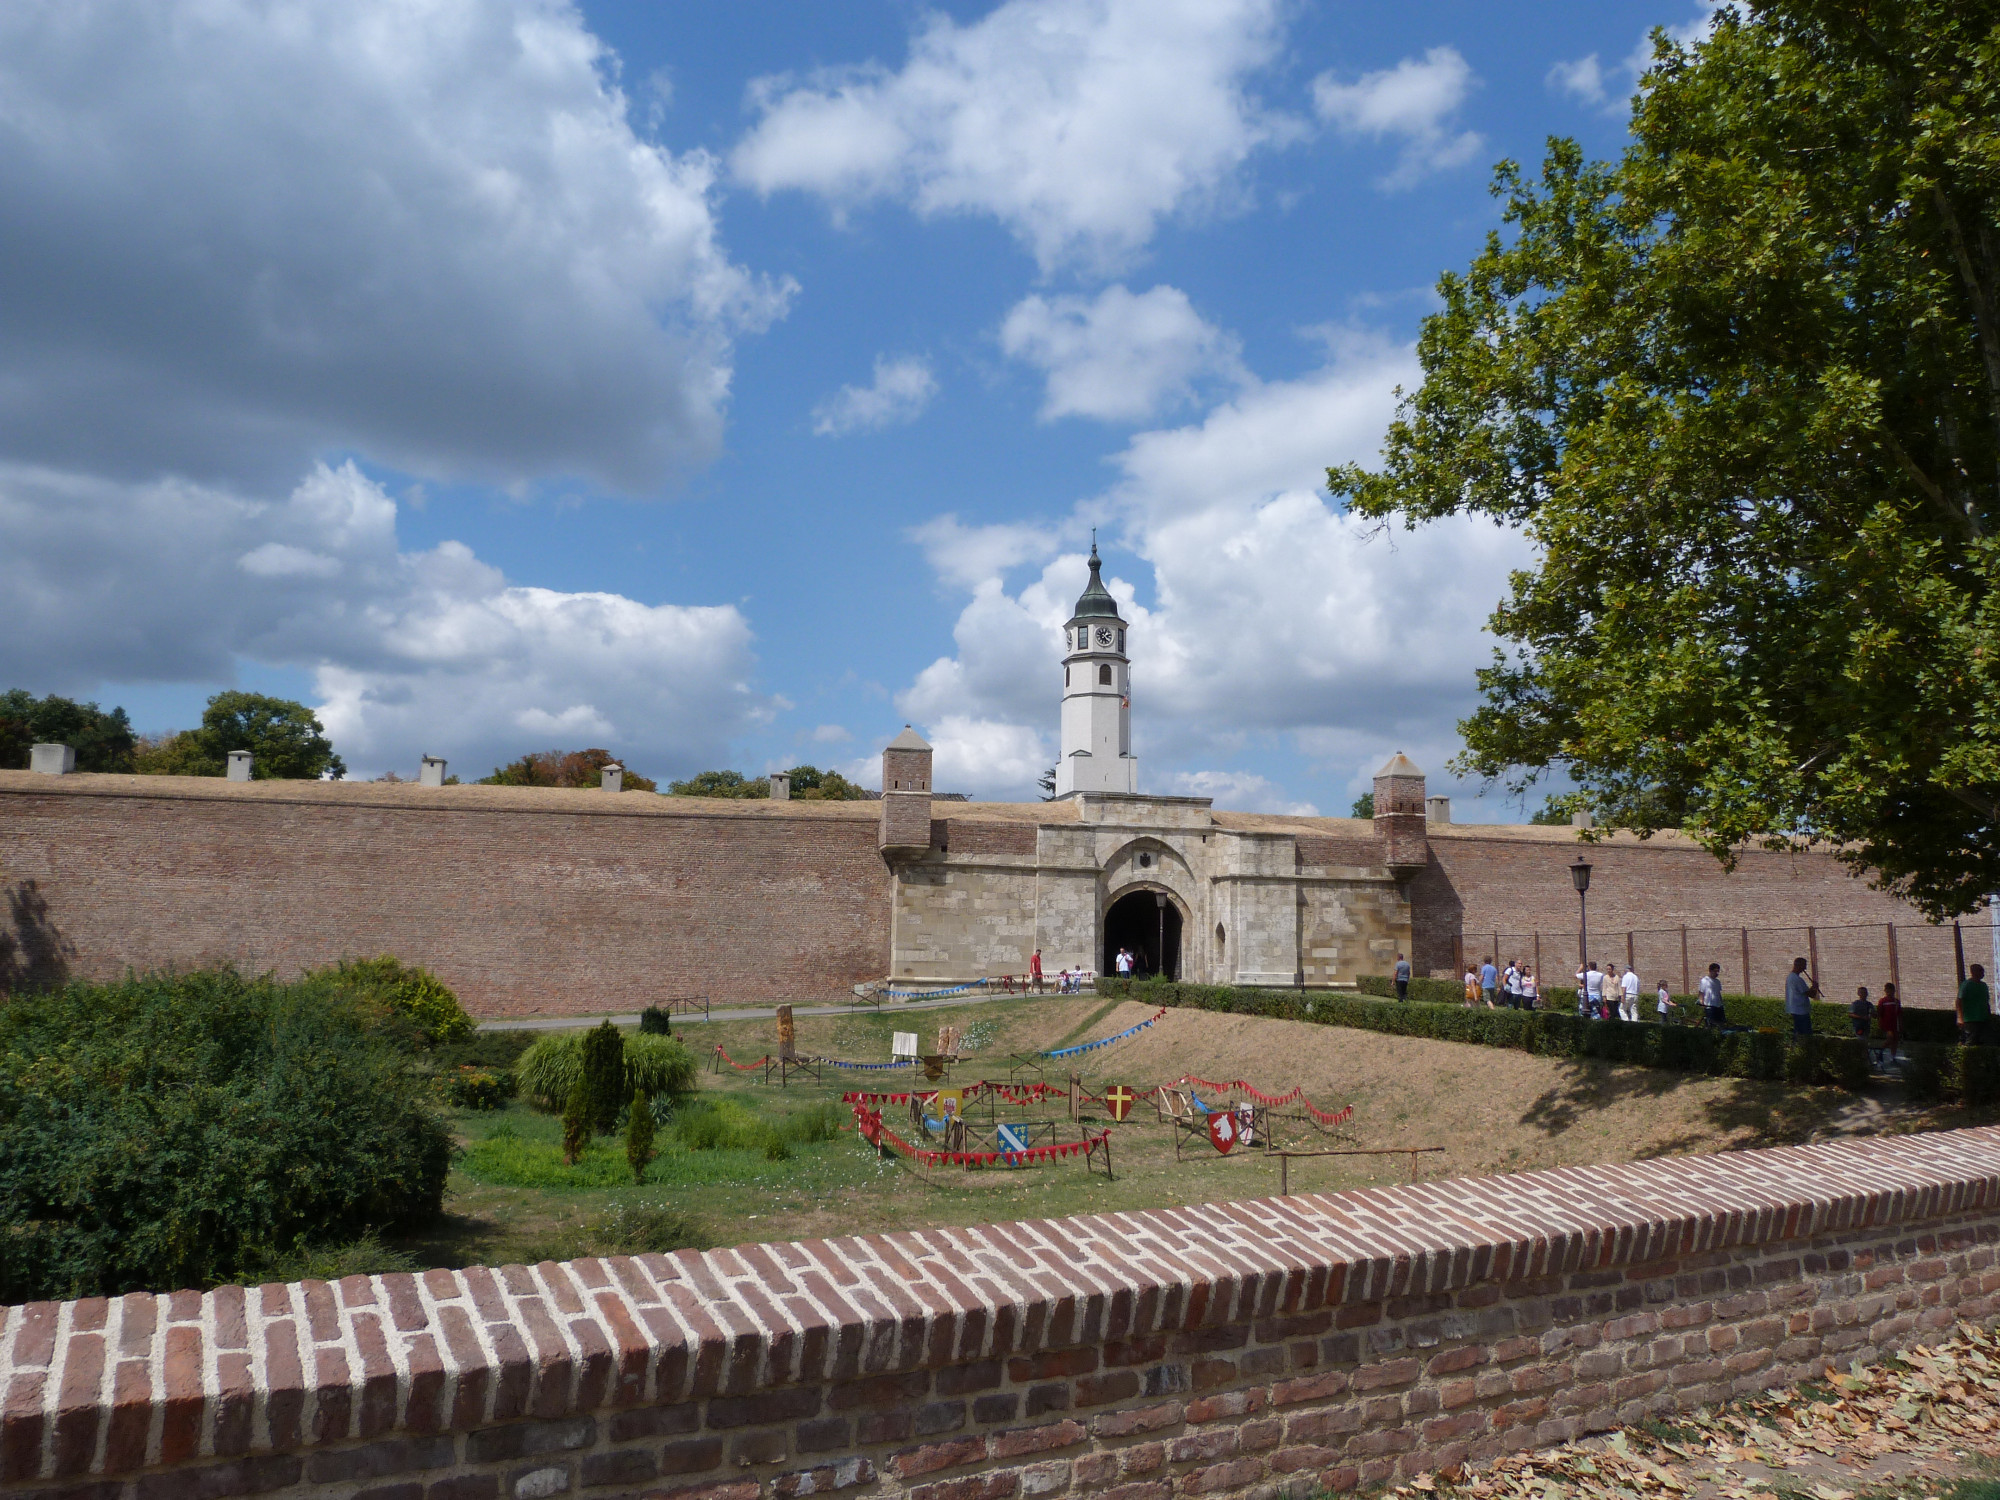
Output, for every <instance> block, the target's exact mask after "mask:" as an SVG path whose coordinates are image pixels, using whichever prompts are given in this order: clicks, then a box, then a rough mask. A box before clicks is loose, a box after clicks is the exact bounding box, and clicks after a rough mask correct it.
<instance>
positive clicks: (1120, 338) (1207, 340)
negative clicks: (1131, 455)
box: [1000, 286, 1247, 422]
mask: <svg viewBox="0 0 2000 1500" xmlns="http://www.w3.org/2000/svg"><path fill="white" fill-rule="evenodd" d="M1000 347H1001V348H1002V349H1004V350H1005V351H1006V352H1007V353H1008V354H1009V355H1011V356H1013V357H1014V358H1015V359H1018V360H1022V361H1024V362H1025V363H1027V364H1030V365H1033V366H1034V367H1035V368H1037V369H1039V370H1041V371H1042V372H1043V373H1044V374H1045V375H1046V376H1047V377H1048V394H1047V396H1046V398H1045V399H1044V400H1043V402H1042V420H1043V421H1045V422H1046V421H1052V420H1054V419H1055V418H1057V417H1070V416H1075V417H1097V418H1099V419H1101V420H1104V421H1112V422H1117V421H1138V420H1141V419H1144V418H1146V417H1151V416H1154V415H1156V414H1157V413H1159V412H1160V411H1162V410H1165V409H1167V408H1170V407H1174V406H1179V405H1183V404H1185V403H1188V402H1191V401H1193V400H1194V399H1195V383H1196V381H1197V380H1198V379H1199V378H1200V377H1202V376H1206V375H1219V376H1223V377H1226V378H1228V379H1231V380H1236V381H1241V380H1243V379H1245V378H1247V374H1246V372H1245V371H1244V369H1243V364H1242V360H1241V357H1240V347H1239V345H1238V343H1237V341H1236V340H1235V339H1234V338H1233V337H1231V336H1230V335H1229V334H1227V333H1224V332H1223V331H1222V330H1221V329H1219V328H1217V327H1216V326H1215V325H1214V324H1212V323H1209V322H1207V321H1205V320H1204V319H1203V318H1202V316H1201V314H1199V313H1197V312H1196V311H1195V310H1194V305H1193V304H1192V303H1190V302H1189V301H1188V298H1187V293H1185V292H1183V291H1181V290H1180V289H1179V288H1178V287H1171V286H1156V287H1154V288H1153V289H1152V290H1151V291H1147V292H1141V293H1138V294H1137V295H1134V294H1133V293H1132V292H1130V291H1128V290H1127V289H1126V288H1124V287H1122V286H1110V287H1106V288H1105V289H1104V290H1103V291H1102V292H1099V293H1098V294H1097V296H1096V297H1095V298H1089V297H1075V296H1068V297H1040V296H1033V297H1027V298H1025V299H1023V300H1022V301H1020V302H1018V303H1016V304H1015V306H1014V308H1013V310H1012V311H1011V312H1009V313H1008V314H1007V320H1006V321H1005V322H1004V323H1002V324H1001V325H1000Z"/></svg>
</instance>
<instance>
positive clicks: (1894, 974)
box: [1882, 922, 1903, 1000]
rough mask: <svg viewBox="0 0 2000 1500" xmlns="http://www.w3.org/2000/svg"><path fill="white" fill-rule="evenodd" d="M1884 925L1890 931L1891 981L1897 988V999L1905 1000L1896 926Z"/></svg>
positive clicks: (1887, 923)
mask: <svg viewBox="0 0 2000 1500" xmlns="http://www.w3.org/2000/svg"><path fill="white" fill-rule="evenodd" d="M1882 925H1883V926H1884V927H1886V928H1888V929H1889V981H1890V983H1892V984H1894V985H1895V986H1896V998H1897V999H1898V1000H1900V999H1902V998H1903V973H1902V970H1901V969H1900V968H1899V967H1898V966H1897V963H1896V924H1895V923H1894V922H1884V923H1883V924H1882Z"/></svg>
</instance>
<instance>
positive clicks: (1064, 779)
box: [1056, 539, 1139, 797]
mask: <svg viewBox="0 0 2000 1500" xmlns="http://www.w3.org/2000/svg"><path fill="white" fill-rule="evenodd" d="M1102 567H1103V564H1102V563H1101V562H1099V561H1098V557H1097V543H1096V541H1095V540H1094V539H1093V540H1092V542H1091V544H1090V584H1089V586H1088V587H1086V588H1085V589H1084V591H1083V596H1082V597H1081V598H1079V599H1078V600H1077V601H1076V612H1075V613H1074V614H1073V615H1071V616H1070V620H1069V624H1067V625H1066V626H1064V627H1063V699H1062V759H1061V760H1060V761H1059V762H1057V764H1056V795H1057V796H1058V797H1063V796H1067V795H1069V794H1070V793H1071V792H1136V791H1138V790H1139V763H1138V761H1137V760H1135V759H1134V758H1133V755H1132V678H1131V670H1132V669H1131V661H1130V659H1129V658H1128V657H1127V656H1126V655H1125V622H1124V620H1122V619H1120V618H1119V615H1118V601H1117V600H1116V599H1114V598H1112V597H1111V592H1110V590H1108V589H1106V588H1105V586H1104V579H1103V578H1102V576H1100V571H1099V570H1100V569H1101V568H1102Z"/></svg>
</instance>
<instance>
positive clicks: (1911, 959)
mask: <svg viewBox="0 0 2000 1500" xmlns="http://www.w3.org/2000/svg"><path fill="white" fill-rule="evenodd" d="M1588 938H1589V942H1590V951H1589V952H1588V953H1587V954H1586V953H1583V952H1581V951H1580V950H1579V948H1578V934H1577V932H1576V931H1574V930H1571V931H1569V932H1500V931H1494V932H1483V933H1482V932H1466V933H1463V934H1461V936H1460V938H1459V940H1458V952H1457V954H1456V956H1455V957H1456V963H1457V967H1458V969H1459V971H1460V972H1461V973H1462V972H1463V971H1464V969H1465V968H1466V966H1467V965H1469V964H1470V965H1477V964H1478V963H1480V962H1481V961H1483V960H1484V959H1485V958H1486V957H1487V956H1488V955H1491V956H1492V958H1493V960H1494V962H1495V963H1497V964H1501V965H1505V964H1506V963H1507V962H1509V961H1510V960H1512V961H1514V962H1516V963H1525V964H1532V965H1533V966H1534V970H1535V974H1536V976H1537V979H1538V981H1539V985H1540V988H1541V990H1542V992H1543V993H1544V994H1549V995H1553V994H1556V993H1559V992H1563V991H1567V990H1572V989H1574V988H1575V984H1576V980H1575V975H1576V974H1577V972H1578V971H1579V970H1580V969H1582V968H1583V966H1584V962H1585V960H1586V959H1594V960H1596V962H1597V965H1598V967H1599V968H1600V969H1604V970H1607V971H1611V970H1618V971H1622V970H1623V969H1624V968H1625V966H1626V965H1628V964H1629V965H1630V966H1631V967H1632V969H1633V970H1634V971H1635V972H1636V973H1637V974H1638V975H1639V979H1640V982H1641V984H1642V986H1643V988H1644V991H1645V993H1646V995H1647V996H1649V997H1650V996H1651V994H1652V992H1653V990H1654V987H1655V986H1657V985H1658V984H1659V982H1660V981H1661V980H1662V979H1664V980H1665V981H1666V982H1667V987H1668V988H1669V989H1670V990H1672V991H1674V992H1675V993H1676V994H1683V995H1685V994H1692V993H1694V988H1695V984H1696V981H1698V980H1699V979H1700V978H1701V976H1702V975H1704V974H1706V973H1707V972H1708V966H1709V965H1710V964H1720V965H1721V966H1722V983H1723V988H1724V989H1725V990H1726V991H1728V992H1729V993H1730V994H1744V995H1769V996H1773V997H1777V996H1782V995H1783V994H1784V992H1785V975H1787V974H1788V973H1790V972H1791V968H1792V963H1793V961H1794V960H1795V959H1800V958H1803V959H1805V960H1806V966H1807V970H1808V972H1809V973H1811V974H1813V975H1814V976H1815V977H1816V978H1817V980H1818V983H1819V987H1820V995H1821V997H1822V998H1823V999H1826V1000H1831V1001H1846V1000H1851V999H1853V998H1854V991H1855V989H1856V987H1858V986H1860V985H1864V984H1865V985H1867V986H1868V992H1869V993H1870V994H1871V995H1879V994H1881V992H1882V985H1883V984H1884V982H1885V981H1893V982H1894V983H1895V985H1896V990H1897V993H1898V994H1899V995H1900V996H1901V997H1902V1000H1903V1003H1904V1004H1905V1005H1912V1006H1931V1007H1936V1008H1938V1009H1949V1008H1950V1006H1951V1005H1952V1003H1953V1002H1954V1000H1955V999H1956V997H1957V995H1958V984H1959V981H1960V980H1961V979H1962V978H1963V977H1964V975H1965V971H1966V970H1967V969H1968V968H1969V967H1970V966H1971V965H1973V964H1982V965H1984V966H1985V968H1986V971H1987V973H1988V974H1989V975H1992V974H1994V973H2000V930H1996V928H1995V926H1994V924H1992V923H1991V922H1977V923H1974V922H1962V923H1961V922H1953V923H1948V924H1945V925H1942V926H1936V927H1933V926H1929V925H1927V924H1921V923H1902V922H1869V923H1859V924H1855V923H1849V924H1842V925H1835V926H1827V927H1818V926H1806V927H1657V928H1622V927H1621V928H1615V929H1614V928H1598V927H1592V928H1591V929H1589V932H1588Z"/></svg>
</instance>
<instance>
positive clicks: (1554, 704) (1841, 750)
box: [1328, 0, 2000, 916]
mask: <svg viewBox="0 0 2000 1500" xmlns="http://www.w3.org/2000/svg"><path fill="white" fill-rule="evenodd" d="M1996 55H1997V54H1996V52H1995V49H1994V31H1993V12H1992V9H1991V7H1989V6H1966V5H1962V4H1953V3H1949V0H1907V3H1904V4H1899V5H1894V6H1866V7H1862V6H1836V5H1830V4H1827V3H1825V0H1764V3H1759V4H1757V5H1755V6H1751V7H1742V8H1736V9H1732V8H1729V7H1724V8H1723V9H1722V10H1720V11H1718V12H1717V13H1716V18H1715V25H1714V28H1713V30H1712V31H1711V32H1710V33H1709V34H1708V36H1707V38H1706V39H1705V40H1703V41H1701V42H1700V43H1698V44H1696V45H1694V46H1693V47H1691V48H1683V47H1680V46H1676V45H1674V44H1672V43H1669V42H1666V41H1664V40H1662V41H1661V42H1660V43H1659V50H1658V53H1657V56H1656V60H1655V63H1654V66H1653V68H1652V70H1651V72H1650V73H1649V74H1648V75H1647V76H1646V78H1645V80H1644V86H1643V88H1642V89H1641V90H1640V92H1639V94H1638V96H1637V99H1636V102H1635V105H1634V114H1633V118H1632V127H1631V143H1630V145H1629V147H1628V149H1627V150H1626V152H1625V154H1624V156H1623V157H1622V159H1621V160H1620V161H1618V162H1617V163H1616V164H1602V163H1589V162H1586V161H1585V160H1584V158H1583V154H1582V152H1581V151H1580V150H1579V148H1578V147H1577V146H1576V144H1575V143H1574V142H1572V141H1567V140H1558V141H1555V142H1552V143H1551V145H1550V147H1549V150H1548V155H1547V157H1546V159H1545V161H1544V163H1543V166H1542V170H1541V173H1540V177H1539V181H1534V180H1531V179H1530V178H1529V176H1527V175H1526V174H1524V173H1522V172H1521V171H1520V170H1519V169H1518V168H1517V167H1516V166H1514V165H1513V164H1511V163H1507V164H1503V165H1502V167H1501V169H1500V171H1499V176H1498V180H1497V182H1496V192H1497V193H1498V194H1499V195H1500V196H1501V198H1502V199H1503V200H1504V204H1505V210H1504V217H1505V220H1506V222H1507V224H1508V225H1510V226H1511V230H1510V232H1508V233H1507V234H1505V235H1504V236H1503V235H1501V234H1495V235H1492V236H1490V237H1489V239H1488V241H1487V245H1486V248H1485V250H1484V251H1483V252H1482V253H1481V254H1480V255H1479V256H1478V257H1477V259H1476V260H1475V261H1474V262H1473V264H1472V266H1471V267H1470V269H1469V271H1467V272H1466V273H1464V274H1448V275H1446V276H1445V277H1444V278H1443V280H1442V281H1441V282H1440V283H1439V287H1438V290H1439V296H1440V300H1441V303H1442V307H1441V309H1440V310H1439V311H1438V312H1437V313H1435V314H1434V315H1432V316H1431V317H1429V318H1428V319H1427V320H1426V322H1425V325H1424V328H1423V332H1422V335H1421V338H1420V340H1419V345H1418V353H1419V358H1420V360H1421V363H1422V365H1423V368H1424V381H1423V385H1422V387H1421V389H1419V390H1418V391H1417V392H1416V393H1415V394H1414V395H1412V396H1410V397H1409V398H1408V399H1407V400H1406V401H1405V403H1404V405H1403V408H1402V410H1401V412H1400V414H1399V417H1398V420H1397V421H1396V422H1395V423H1394V424H1393V426H1392V427H1391V429H1390V433H1389V437H1388V440H1387V442H1386V444H1385V447H1384V454H1383V456H1384V462H1383V466H1382V468H1381V469H1380V471H1379V472H1374V473H1369V472H1365V471H1363V470H1362V469H1360V468H1358V467H1344V468H1338V469H1334V470H1331V471H1329V475H1328V479H1329V483H1330V486H1331V488H1332V489H1333V491H1334V493H1335V494H1336V495H1337V496H1340V497H1344V498H1346V499H1347V500H1348V501H1349V503H1350V504H1351V506H1352V508H1353V509H1355V510H1356V511H1357V512H1359V513H1361V514H1364V515H1371V516H1378V517H1390V516H1401V517H1402V518H1403V519H1405V520H1406V521H1408V522H1410V523H1412V524H1415V523H1421V522H1424V521H1429V520H1433V519H1437V518H1439V517H1442V516H1446V515H1451V514H1455V513H1462V512H1471V513H1478V514H1483V515H1486V516H1489V517H1492V518H1494V519H1496V520H1499V521H1502V522H1505V523H1508V524H1512V525H1518V526H1520V527H1522V528H1524V529H1525V531H1526V532H1527V534H1528V536H1529V537H1530V539H1531V540H1532V542H1533V544H1534V547H1535V551H1536V556H1537V559H1538V561H1537V562H1536V563H1535V564H1534V565H1533V566H1531V567H1528V568H1526V569H1524V570H1522V571H1520V572H1517V573H1515V574H1514V575H1513V592H1512V596H1511V597H1510V598H1509V599H1508V600H1507V601H1506V602H1505V603H1503V605H1502V606H1501V607H1500V609H1499V610H1498V611H1497V612H1496V614H1495V615H1494V617H1493V620H1492V628H1493V629H1494V631H1495V633H1496V634H1497V635H1499V636H1500V637H1502V638H1503V639H1505V640H1508V641H1511V642H1512V643H1513V650H1512V652H1511V654H1505V655H1500V656H1497V657H1496V659H1495V662H1494V664H1493V665H1492V666H1491V667H1490V668H1488V669H1487V670H1485V671H1484V672H1482V673H1481V674H1480V681H1481V686H1482V689H1483V692H1484V695H1485V699H1486V707H1485V709H1484V710H1483V711H1481V712H1479V713H1476V714H1474V715H1473V716H1472V717H1470V718H1468V719H1467V720H1466V721H1465V722H1464V723H1463V725H1462V726H1461V729H1462V731H1463V733H1464V736H1465V740H1466V745H1467V751H1466V754H1465V755H1464V756H1463V757H1461V758H1460V759H1459V760H1458V761H1457V762H1455V763H1454V769H1456V770H1458V771H1459V772H1460V773H1461V774H1477V775H1482V776H1492V777H1502V778H1505V779H1506V780H1507V781H1508V783H1509V784H1510V785H1511V786H1512V787H1513V788H1514V789H1515V790H1517V791H1519V790H1525V788H1526V787H1527V786H1528V785H1530V784H1532V783H1533V782H1534V781H1535V780H1536V779H1537V778H1538V777H1540V776H1541V775H1543V774H1544V773H1545V772H1547V771H1549V770H1550V769H1552V768H1561V769H1564V770H1566V771H1567V772H1568V774H1569V775H1570V777H1572V778H1573V779H1574V781H1575V782H1576V784H1577V786H1578V788H1579V792H1580V796H1581V800H1582V802H1583V804H1584V805H1586V806H1588V807H1589V808H1591V809H1592V810H1593V811H1594V812H1595V813H1596V815H1597V821H1598V822H1599V823H1600V824H1602V825H1605V826H1607V827H1608V826H1612V825H1618V826H1625V827H1630V828H1634V829H1637V830H1639V831H1640V832H1641V833H1645V832H1650V831H1652V830H1654V829H1658V828H1663V827H1676V826H1678V827H1682V828H1685V829H1686V830H1688V831H1689V832H1690V833H1691V834H1693V835H1694V836H1695V837H1697V838H1699V839H1700V840H1701V841H1702V842H1703V843H1704V844H1705V845H1706V846H1707V847H1708V848H1710V849H1711V850H1713V851H1714V852H1715V853H1717V854H1718V855H1720V856H1722V857H1724V858H1725V859H1726V858H1728V857H1729V856H1730V855H1731V854H1732V853H1733V851H1735V850H1737V849H1740V848H1742V847H1744V846H1746V845H1753V844H1762V845H1765V846H1768V847H1786V846H1788V845H1792V844H1794V843H1795V842H1799V841H1820V842H1824V843H1826V844H1828V845H1829V846H1831V847H1832V848H1833V850H1834V851H1835V852H1836V854H1837V855H1838V857H1840V858H1841V859H1843V860H1844V861H1846V862H1847V863H1848V864H1849V865H1850V866H1851V867H1853V868H1855V869H1857V870H1865V871H1870V872H1879V875H1878V876H1877V877H1875V878H1879V879H1880V880H1882V881H1883V883H1885V884H1886V885H1887V886H1888V887H1889V888H1891V889H1893V890H1895V891H1897V892H1898V893H1900V894H1903V895H1906V896H1907V897H1908V898H1909V899H1910V900H1912V901H1914V902H1915V903H1916V904H1918V905H1919V906H1920V907H1922V908H1923V909H1924V910H1925V911H1927V912H1928V913H1930V914H1932V915H1934V916H1948V915H1952V914H1955V913H1959V912H1964V911H1968V910H1971V909H1973V908H1974V907H1975V906H1976V905H1977V904H1978V902H1979V900H1980V897H1981V895H1982V893H1984V892H1986V891H1990V890H1992V889H1994V888H1996V887H2000V650H1996V649H1995V643H1996V641H2000V589H1996V585H2000V487H1996V485H1995V482H1994V477H1993V476H1994V474H1995V472H1996V469H2000V313H1996V311H1995V309H1996V307H2000V66H1996Z"/></svg>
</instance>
